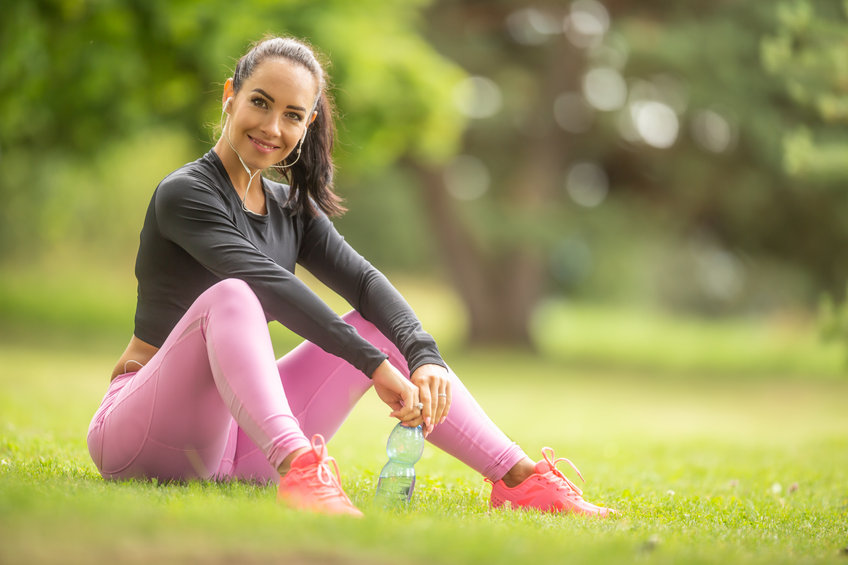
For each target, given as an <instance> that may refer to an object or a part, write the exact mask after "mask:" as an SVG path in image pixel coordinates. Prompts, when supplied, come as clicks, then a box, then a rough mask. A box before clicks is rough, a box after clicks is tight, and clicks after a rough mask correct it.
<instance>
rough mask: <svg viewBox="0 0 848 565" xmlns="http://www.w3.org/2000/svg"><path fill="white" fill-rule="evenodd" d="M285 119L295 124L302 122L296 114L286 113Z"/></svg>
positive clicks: (300, 117) (300, 116)
mask: <svg viewBox="0 0 848 565" xmlns="http://www.w3.org/2000/svg"><path fill="white" fill-rule="evenodd" d="M286 117H287V118H288V119H290V120H294V121H296V122H302V121H303V116H302V115H300V114H298V113H297V112H286Z"/></svg>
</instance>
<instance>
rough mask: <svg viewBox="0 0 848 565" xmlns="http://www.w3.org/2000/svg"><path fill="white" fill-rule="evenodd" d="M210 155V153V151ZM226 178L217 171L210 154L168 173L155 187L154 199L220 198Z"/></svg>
mask: <svg viewBox="0 0 848 565" xmlns="http://www.w3.org/2000/svg"><path fill="white" fill-rule="evenodd" d="M210 153H211V151H210ZM226 182H227V181H226V178H224V177H223V176H222V175H221V172H220V171H219V170H218V169H217V167H216V166H215V164H214V162H212V159H210V154H209V153H207V154H206V155H204V156H203V157H201V158H199V159H197V160H196V161H192V162H190V163H186V164H185V165H183V166H181V167H180V168H178V169H176V170H174V171H172V172H171V173H169V174H168V175H167V176H166V177H165V178H164V179H162V181H161V182H160V183H159V186H157V187H156V197H157V198H162V197H167V198H175V197H177V198H178V197H180V196H183V197H187V196H189V195H191V196H193V197H203V196H204V195H205V197H206V198H215V199H218V198H220V197H221V196H222V195H223V193H224V190H223V189H224V186H225V184H226Z"/></svg>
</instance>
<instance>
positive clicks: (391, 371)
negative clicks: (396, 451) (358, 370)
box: [371, 359, 426, 431]
mask: <svg viewBox="0 0 848 565" xmlns="http://www.w3.org/2000/svg"><path fill="white" fill-rule="evenodd" d="M371 380H372V381H373V382H374V390H375V391H377V396H379V397H380V400H382V401H383V402H385V403H386V404H388V405H389V407H390V408H391V409H392V413H391V414H389V416H392V417H393V418H397V419H398V420H400V421H401V423H403V425H405V426H409V427H413V428H414V427H415V426H418V425H420V424H423V423H424V414H423V411H422V410H419V409H418V407H417V404H418V403H419V402H420V400H419V392H418V387H416V386H415V385H413V384H412V382H410V380H409V379H407V378H406V377H405V376H404V375H403V373H401V372H400V371H398V370H397V369H396V368H395V366H394V365H392V364H391V363H390V362H389V360H388V359H386V360H385V361H383V362H382V363H380V366H379V367H377V369H376V370H375V371H374V372H373V373H372V374H371ZM425 406H426V404H425ZM425 431H426V430H425Z"/></svg>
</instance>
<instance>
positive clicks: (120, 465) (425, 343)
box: [88, 38, 608, 516]
mask: <svg viewBox="0 0 848 565" xmlns="http://www.w3.org/2000/svg"><path fill="white" fill-rule="evenodd" d="M326 89H327V84H326V79H325V74H324V71H323V69H322V67H321V65H320V64H319V63H318V61H317V60H316V58H315V56H314V54H313V53H312V51H311V50H310V49H309V48H308V47H307V46H306V45H304V44H303V43H301V42H299V41H297V40H293V39H290V38H270V39H266V40H264V41H262V42H259V43H258V44H256V45H254V46H253V47H252V48H251V49H250V51H249V52H248V53H247V54H246V55H245V56H244V57H242V58H241V59H240V60H239V61H238V63H237V65H236V68H235V72H234V74H233V77H232V78H230V79H228V80H227V81H226V83H225V85H224V92H223V97H222V103H223V113H222V119H224V118H225V120H224V125H223V128H222V133H221V137H220V138H219V139H218V141H217V143H216V144H215V146H214V148H213V149H212V150H211V151H209V152H208V153H207V154H206V155H204V156H203V157H201V158H200V159H198V160H197V161H195V162H193V163H189V164H187V165H185V166H183V167H182V168H180V169H178V170H177V171H175V172H173V173H171V174H170V175H168V176H167V177H166V178H165V179H164V180H163V181H162V182H161V183H160V185H159V186H158V187H157V189H156V191H155V193H154V195H153V198H152V200H151V203H150V206H149V208H148V211H147V215H146V217H145V220H144V226H143V228H142V231H141V238H140V245H139V250H138V256H137V260H136V276H137V278H138V303H137V308H136V315H135V331H134V333H133V336H132V339H131V340H130V343H129V345H128V346H127V348H126V350H125V351H124V353H123V355H122V356H121V357H120V359H119V361H118V363H117V365H116V366H115V370H114V371H113V373H112V381H111V384H110V386H109V389H108V391H107V394H106V396H105V398H104V400H103V403H102V404H101V406H100V408H99V410H98V411H97V413H96V414H95V416H94V418H93V420H92V422H91V426H90V429H89V434H88V445H89V450H90V452H91V455H92V458H93V459H94V462H95V463H96V465H97V467H98V469H99V470H100V472H101V474H102V475H103V476H104V477H105V478H107V479H124V478H146V477H157V478H159V479H163V480H169V479H177V480H180V479H190V478H202V479H219V480H226V479H233V478H235V479H251V480H259V481H272V480H273V481H279V489H278V498H279V499H280V500H281V501H284V502H286V503H287V504H289V505H291V506H293V507H295V508H302V509H309V510H313V511H318V512H324V513H331V514H351V515H357V516H358V515H361V513H360V511H359V510H358V509H357V508H356V507H355V506H354V505H353V504H352V503H351V501H350V499H349V498H348V497H347V495H346V494H345V493H344V491H343V489H342V487H341V484H340V482H339V479H338V470H336V473H335V474H333V473H332V472H331V470H330V467H329V464H330V463H333V464H335V461H334V460H333V459H332V458H331V457H329V456H328V455H327V449H326V445H325V440H324V438H330V437H332V435H333V434H334V433H335V432H336V430H337V429H338V428H339V426H340V425H341V423H342V422H343V421H344V419H345V417H346V416H347V415H348V413H349V412H350V410H351V408H352V407H353V405H354V404H355V403H356V401H357V400H358V399H359V398H360V397H361V396H362V395H363V394H364V393H365V392H366V390H367V389H368V388H369V387H371V386H373V387H374V388H375V390H376V392H377V394H378V395H379V397H380V399H382V400H383V401H384V402H385V403H386V404H387V405H389V406H390V407H391V408H392V412H391V415H392V416H393V417H395V418H397V419H399V420H400V421H401V422H403V423H404V424H405V425H407V426H417V425H423V427H424V433H425V435H426V436H427V439H428V440H429V441H430V442H431V443H433V444H434V445H436V446H438V447H440V448H442V449H443V450H445V451H447V452H448V453H450V454H452V455H454V456H456V457H457V458H459V459H460V460H462V461H463V462H465V463H467V464H468V465H470V466H471V467H472V468H474V469H476V470H478V471H479V472H480V473H482V474H483V475H484V476H485V477H486V478H487V479H488V480H489V481H490V482H492V484H493V487H492V498H491V503H492V505H493V506H496V507H497V506H501V505H503V504H504V503H506V502H510V503H511V505H513V506H526V507H536V508H542V509H546V510H552V511H562V512H578V513H586V514H596V515H601V516H605V515H607V513H608V510H607V509H606V508H602V507H598V506H595V505H593V504H590V503H588V502H586V501H584V500H583V499H582V497H581V492H580V490H579V489H577V487H576V486H574V485H573V484H572V483H571V482H570V481H568V479H566V478H565V476H564V475H562V473H560V472H559V470H557V469H556V467H555V465H556V463H557V462H558V461H559V460H553V459H551V458H550V457H549V456H548V454H547V453H545V458H544V459H543V460H542V461H540V462H539V463H534V462H533V461H532V460H530V459H529V458H528V457H527V456H526V455H525V454H524V452H523V451H522V450H521V449H520V448H519V447H518V446H517V445H515V444H514V443H513V442H511V441H510V440H509V439H508V438H507V437H506V436H505V435H504V434H503V433H502V432H501V431H500V430H499V429H498V428H497V427H496V426H495V425H494V424H493V423H492V422H491V420H489V418H488V417H487V416H486V415H485V413H484V412H483V411H482V410H481V409H480V407H479V406H478V404H477V403H476V402H475V401H474V399H473V398H472V397H471V396H470V394H469V393H468V391H467V390H466V389H465V387H464V386H463V385H462V383H461V382H460V381H459V380H458V379H457V377H456V375H454V374H453V373H452V372H451V371H450V370H449V369H448V367H447V365H446V364H445V362H444V361H443V360H442V358H441V356H440V354H439V351H438V349H437V347H436V344H435V342H434V340H433V338H432V337H431V336H430V335H428V334H427V333H426V332H425V331H424V330H423V329H422V327H421V324H420V322H419V321H418V319H417V318H416V316H415V314H414V313H413V312H412V310H411V309H410V308H409V306H408V305H407V304H406V302H405V301H404V300H403V298H402V297H401V296H400V295H399V294H398V292H397V291H396V290H395V289H394V288H393V287H392V286H391V284H390V283H389V282H388V280H387V279H386V278H385V277H384V276H383V275H382V274H381V273H380V272H378V271H377V270H376V269H375V268H374V267H372V266H371V265H370V264H369V263H368V262H366V261H365V260H364V259H363V258H362V257H361V256H360V255H358V254H357V253H356V252H355V251H354V250H353V249H352V248H351V247H350V246H349V245H348V244H347V243H346V242H345V241H344V239H343V238H342V237H341V236H340V235H339V234H338V233H337V232H336V230H335V229H334V227H333V225H332V223H331V222H330V220H329V219H328V216H331V215H338V214H340V213H341V212H343V211H344V209H343V208H342V207H341V205H340V203H339V198H338V197H337V196H336V195H335V194H334V193H333V191H332V180H333V164H332V159H331V151H332V143H333V138H334V124H333V111H332V106H331V104H330V100H329V97H328V94H327V92H326ZM273 168H276V169H277V170H279V171H282V172H283V174H284V175H285V176H286V179H287V180H288V182H289V185H288V186H287V185H283V184H280V183H276V182H272V181H270V180H267V179H265V178H263V177H262V176H260V174H259V173H261V172H262V171H264V170H267V169H273ZM296 263H299V264H301V265H302V266H304V267H305V268H307V269H308V270H309V271H310V272H311V273H312V274H314V275H315V276H316V277H317V278H318V279H320V280H321V281H322V282H324V283H325V284H327V285H328V286H329V287H330V288H331V289H333V290H334V291H336V292H338V293H339V294H340V295H341V296H343V297H344V298H345V299H347V300H348V302H349V303H350V304H351V305H352V306H353V308H354V310H353V311H352V312H351V313H350V314H348V315H346V316H344V317H339V316H337V315H336V314H335V313H334V312H333V311H332V310H331V309H330V308H329V307H327V306H326V305H325V304H324V303H323V302H322V301H321V300H320V299H319V298H318V297H317V296H316V295H314V294H313V293H312V292H311V291H310V290H309V289H308V288H307V287H306V286H305V285H303V284H302V283H301V282H300V281H299V280H298V279H297V278H295V277H294V275H293V274H292V273H293V272H294V268H295V264H296ZM269 320H276V321H278V322H280V323H282V324H283V325H285V326H286V327H288V328H290V329H291V330H293V331H294V332H296V333H298V334H299V335H301V336H302V337H304V338H305V339H306V340H307V341H306V342H304V343H303V344H302V345H300V346H299V347H298V348H296V349H295V350H293V351H292V352H290V353H289V354H288V355H286V356H284V357H283V358H281V359H279V360H276V359H275V358H274V352H273V350H272V346H271V340H270V336H269V333H268V326H267V323H268V321H269ZM551 455H552V454H551Z"/></svg>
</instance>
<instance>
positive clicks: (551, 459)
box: [542, 447, 586, 496]
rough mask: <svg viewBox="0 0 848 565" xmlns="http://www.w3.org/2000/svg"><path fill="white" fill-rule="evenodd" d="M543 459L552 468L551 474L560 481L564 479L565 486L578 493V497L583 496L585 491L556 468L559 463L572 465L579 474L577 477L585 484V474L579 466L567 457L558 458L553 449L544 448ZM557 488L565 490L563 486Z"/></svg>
mask: <svg viewBox="0 0 848 565" xmlns="http://www.w3.org/2000/svg"><path fill="white" fill-rule="evenodd" d="M549 454H550V455H549ZM542 457H544V458H545V462H546V463H547V464H548V465H549V466H550V468H551V470H550V472H551V473H553V474H554V475H555V476H556V477H558V478H559V479H562V480H563V481H565V484H566V485H568V488H570V489H571V490H573V491H574V492H576V493H577V495H578V496H582V495H583V491H582V490H580V489H579V488H578V487H577V485H575V484H574V483H572V482H571V481H570V480H568V477H566V476H565V475H563V474H562V471H560V470H559V469H557V467H556V465H557V463H559V462H560V461H565V462H566V463H568V464H569V465H571V468H572V469H574V471H575V472H576V473H577V476H578V477H580V480H581V481H583V482H584V483H585V482H586V479H584V478H583V474H582V473H581V472H580V469H578V468H577V465H575V464H574V463H572V462H571V460H570V459H566V458H565V457H559V458H557V457H556V455H555V454H554V450H553V448H551V447H543V448H542ZM557 488H564V487H563V486H562V485H558V487H557Z"/></svg>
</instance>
